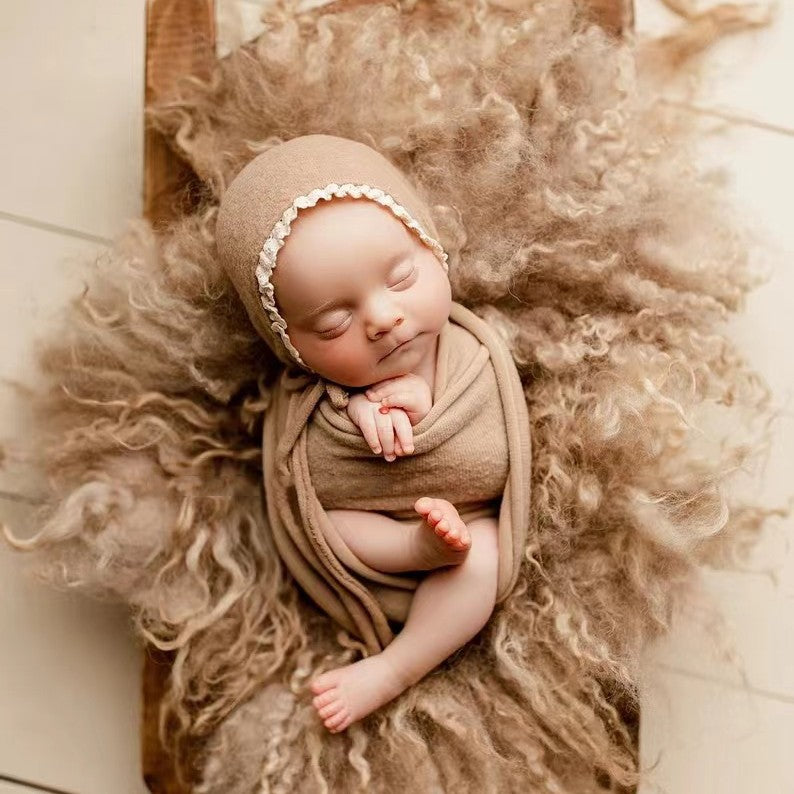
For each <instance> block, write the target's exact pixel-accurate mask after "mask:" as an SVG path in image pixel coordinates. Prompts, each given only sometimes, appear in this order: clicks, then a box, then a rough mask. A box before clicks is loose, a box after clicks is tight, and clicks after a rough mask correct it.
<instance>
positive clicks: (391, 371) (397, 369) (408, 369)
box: [320, 331, 439, 389]
mask: <svg viewBox="0 0 794 794" xmlns="http://www.w3.org/2000/svg"><path fill="white" fill-rule="evenodd" d="M421 335H422V337H423V338H422V339H416V340H415V341H414V342H413V343H412V346H413V347H414V349H413V350H404V351H398V352H397V353H396V354H389V355H388V356H386V357H385V358H382V359H381V360H380V361H377V362H376V363H375V365H374V366H373V367H366V368H365V369H363V370H362V372H361V373H360V375H359V376H358V377H355V378H351V377H350V373H349V372H347V373H341V372H340V373H334V372H325V373H320V374H321V375H322V376H323V377H324V378H325V379H326V380H330V381H333V382H334V383H336V384H338V385H339V386H343V387H345V388H348V389H364V388H366V387H368V386H371V385H372V384H373V383H378V382H379V381H382V380H386V379H387V378H399V377H401V376H403V375H408V374H410V373H412V372H415V371H416V370H417V369H418V368H419V367H420V365H421V363H422V361H423V358H424V356H425V355H427V353H428V350H430V349H432V348H433V342H434V340H435V339H436V338H437V337H438V335H439V331H423V332H422V333H421ZM353 381H355V382H353Z"/></svg>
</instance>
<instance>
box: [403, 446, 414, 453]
mask: <svg viewBox="0 0 794 794" xmlns="http://www.w3.org/2000/svg"><path fill="white" fill-rule="evenodd" d="M405 451H406V452H413V451H414V448H413V447H406V448H405Z"/></svg>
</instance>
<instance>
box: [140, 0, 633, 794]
mask: <svg viewBox="0 0 794 794" xmlns="http://www.w3.org/2000/svg"><path fill="white" fill-rule="evenodd" d="M380 1H381V0H336V1H335V2H332V3H329V5H328V6H326V7H324V8H323V12H324V13H337V12H339V11H343V10H346V9H349V8H352V7H354V6H360V5H365V4H367V3H371V2H380ZM580 2H582V4H583V5H584V6H586V7H587V8H588V12H589V13H590V15H591V16H592V18H593V20H594V21H595V22H597V23H598V24H600V25H601V26H602V27H604V28H605V29H606V30H609V31H610V32H611V33H613V34H615V35H617V36H622V35H624V34H625V33H626V32H627V31H630V30H632V29H633V27H634V3H633V0H580ZM214 60H215V3H214V0H147V4H146V90H145V103H146V106H147V107H148V106H149V105H150V104H152V103H154V102H156V101H160V100H162V99H165V98H167V97H168V95H169V93H170V92H171V90H172V89H173V87H174V85H175V83H176V80H177V78H178V77H179V76H180V75H185V74H192V75H195V76H197V77H201V78H204V79H206V78H208V77H209V74H210V70H211V68H212V64H213V62H214ZM199 188H200V182H199V180H198V177H196V175H195V174H194V173H193V171H192V169H191V168H190V166H189V165H188V164H187V163H186V162H185V161H184V160H182V159H180V158H179V157H178V156H177V155H176V154H175V153H174V151H173V150H172V149H171V148H170V147H169V146H168V144H167V143H166V142H165V140H164V139H163V138H162V136H161V135H160V134H159V133H158V132H156V131H155V130H153V129H151V128H149V127H148V126H147V127H146V128H145V130H144V215H145V216H146V218H148V220H149V221H150V222H151V223H152V224H153V225H154V226H155V227H156V228H160V227H162V226H163V225H164V224H166V223H168V222H169V221H171V220H173V219H175V218H177V217H179V215H180V214H183V213H190V212H192V211H193V210H194V209H195V208H196V205H197V196H198V195H199ZM171 659H172V654H168V653H163V652H161V651H157V650H156V649H154V648H149V649H147V653H146V654H145V657H144V668H143V686H142V695H143V716H142V725H141V754H142V758H141V762H142V767H143V779H144V782H145V783H146V785H147V786H148V788H149V790H150V791H151V792H153V793H154V794H185V793H186V792H187V791H189V788H187V787H186V786H183V785H181V784H180V783H179V782H178V780H177V777H176V774H175V770H174V760H173V758H172V757H171V756H170V755H169V754H168V753H167V751H166V750H165V749H164V748H163V746H162V745H161V743H160V740H159V737H158V713H159V709H160V702H161V700H162V698H163V694H164V692H165V689H166V682H167V679H168V673H169V671H170V669H171ZM614 705H615V707H616V708H618V709H620V710H621V713H622V715H623V718H624V721H625V723H626V725H627V726H628V728H629V730H630V732H631V733H632V735H633V737H634V741H635V745H636V743H637V742H638V735H639V714H637V713H635V712H631V711H629V710H627V708H625V707H623V704H620V703H616V704H614ZM188 785H189V782H188Z"/></svg>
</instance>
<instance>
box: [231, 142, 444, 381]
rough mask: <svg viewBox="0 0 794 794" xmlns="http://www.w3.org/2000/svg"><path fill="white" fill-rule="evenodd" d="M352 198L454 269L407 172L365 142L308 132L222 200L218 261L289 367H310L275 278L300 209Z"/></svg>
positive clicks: (253, 165)
mask: <svg viewBox="0 0 794 794" xmlns="http://www.w3.org/2000/svg"><path fill="white" fill-rule="evenodd" d="M342 196H352V197H354V198H367V199H370V200H372V201H376V202H378V204H381V205H382V206H384V207H387V208H388V209H389V210H391V211H392V213H394V215H396V216H397V217H398V218H399V219H400V220H401V221H402V222H403V223H404V224H405V225H406V226H407V227H408V228H409V229H411V231H412V232H414V233H415V234H416V235H417V236H418V237H419V238H420V239H421V240H422V242H423V243H424V244H425V245H427V246H428V247H429V248H430V249H431V250H432V251H433V252H434V253H435V254H436V256H437V257H438V259H439V261H440V262H441V264H442V266H443V267H444V270H445V272H447V273H448V272H449V266H448V264H447V254H446V253H445V251H444V249H443V248H442V247H441V244H440V243H439V242H438V241H437V237H438V232H437V231H436V228H435V225H434V224H433V220H432V218H431V216H430V211H429V209H428V207H427V206H426V204H425V203H424V201H423V200H422V199H421V198H420V197H419V195H418V193H417V192H416V190H415V189H414V188H413V187H412V185H411V184H410V183H409V181H408V180H407V179H406V178H405V176H404V175H403V174H402V173H401V172H400V171H399V170H398V169H397V168H396V167H395V166H394V165H392V163H390V162H389V160H387V159H386V158H385V157H384V156H383V155H381V154H380V153H379V152H376V151H375V150H374V149H372V148H371V147H369V146H367V145H366V144H363V143H359V142H358V141H353V140H350V139H348V138H339V137H336V136H333V135H303V136H301V137H298V138H292V139H291V140H289V141H286V142H284V143H280V144H277V145H276V146H273V147H272V148H270V149H268V150H266V151H264V152H262V153H261V154H259V155H257V156H256V157H255V158H254V159H253V160H251V162H249V163H248V164H247V165H246V166H245V167H244V168H243V169H242V171H240V173H239V174H237V176H236V177H235V178H234V179H233V180H232V183H231V184H230V185H229V187H228V188H227V190H226V192H225V193H224V195H223V197H222V198H221V202H220V207H219V210H218V220H217V225H216V230H215V239H216V243H217V246H218V255H219V257H220V262H221V265H222V266H223V268H224V269H225V270H226V272H227V273H228V274H229V277H230V278H231V280H232V282H233V284H234V286H235V288H236V289H237V291H238V293H239V294H240V297H241V298H242V301H243V303H244V304H245V308H246V310H247V312H248V316H249V317H250V318H251V322H252V323H253V324H254V327H255V328H256V330H257V331H258V332H259V334H260V336H261V337H262V338H263V339H264V340H265V341H266V342H267V344H268V346H269V347H270V349H271V350H272V351H273V352H274V353H275V354H276V356H278V358H279V359H280V360H281V361H282V362H283V363H285V364H287V365H295V364H297V365H298V366H300V367H301V368H303V369H304V370H307V371H309V372H313V370H312V369H311V368H310V367H309V366H308V365H307V364H306V363H305V362H304V361H303V360H302V359H301V357H300V353H298V351H297V349H296V348H295V347H294V346H293V344H292V343H291V342H290V339H289V336H288V334H287V324H286V322H285V320H284V318H283V317H282V316H281V314H280V313H279V311H278V308H277V306H276V299H275V294H274V288H273V284H272V283H271V281H270V275H271V273H272V272H273V268H275V266H276V261H277V255H278V251H279V249H280V248H281V247H282V246H283V245H284V241H285V239H286V237H287V236H288V235H289V233H290V224H291V223H292V221H293V220H295V218H296V217H297V215H298V212H299V210H301V209H306V208H308V207H313V206H315V205H316V204H317V203H318V202H319V201H321V200H323V201H330V200H331V199H333V198H334V197H342Z"/></svg>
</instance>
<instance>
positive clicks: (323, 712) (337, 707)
mask: <svg viewBox="0 0 794 794" xmlns="http://www.w3.org/2000/svg"><path fill="white" fill-rule="evenodd" d="M344 707H345V704H344V703H343V702H342V701H341V700H334V701H333V702H332V703H329V704H328V705H327V706H323V707H322V708H321V709H319V710H318V711H317V716H318V717H320V719H322V720H324V719H326V718H327V717H333V716H334V715H335V714H338V713H339V712H340V711H341V710H342V709H343V708H344Z"/></svg>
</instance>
